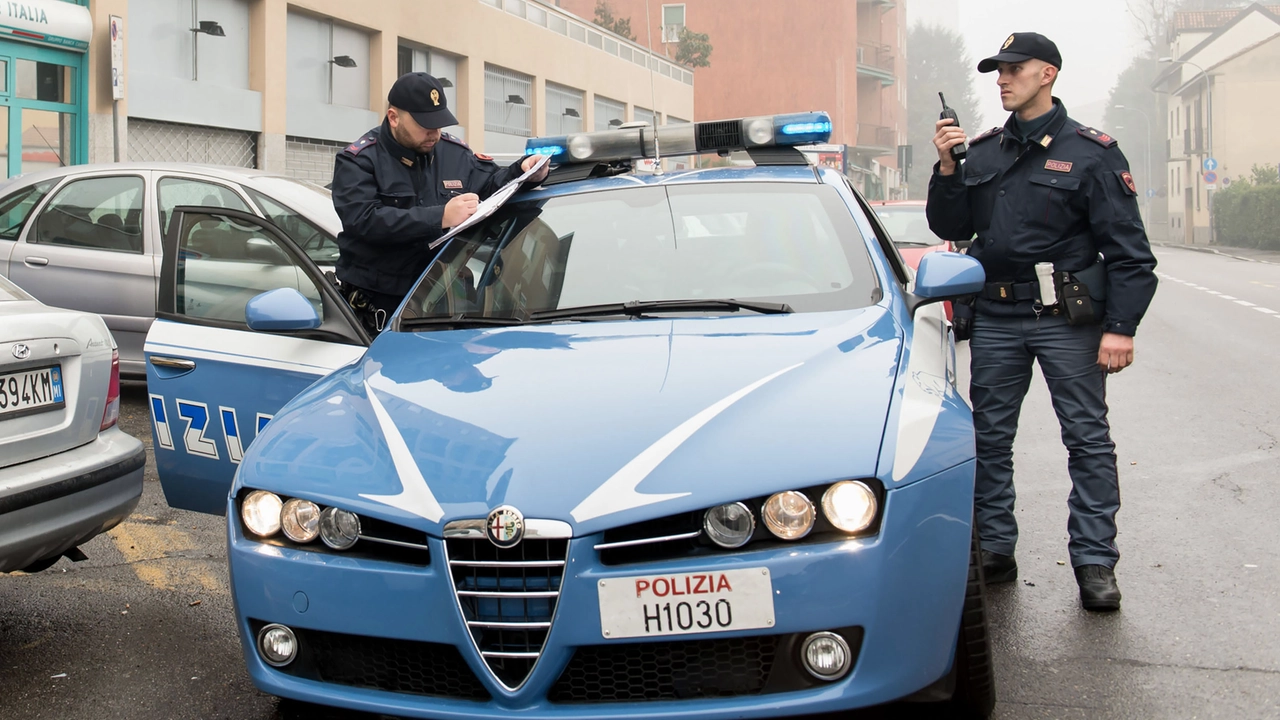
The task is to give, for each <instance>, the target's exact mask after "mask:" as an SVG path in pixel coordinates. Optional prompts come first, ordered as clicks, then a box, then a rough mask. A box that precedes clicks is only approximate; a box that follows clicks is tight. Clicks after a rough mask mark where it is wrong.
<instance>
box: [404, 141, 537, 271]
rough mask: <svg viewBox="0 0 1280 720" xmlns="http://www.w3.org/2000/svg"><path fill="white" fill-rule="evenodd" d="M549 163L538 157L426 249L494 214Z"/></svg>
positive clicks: (436, 246)
mask: <svg viewBox="0 0 1280 720" xmlns="http://www.w3.org/2000/svg"><path fill="white" fill-rule="evenodd" d="M550 161H551V158H550V157H549V156H547V155H539V156H538V161H537V162H535V163H534V164H533V167H531V168H529V169H528V170H526V171H525V173H524V174H523V175H521V176H520V177H518V178H516V179H515V180H512V181H511V182H509V183H507V184H506V185H503V186H502V187H500V188H498V191H497V192H495V193H494V194H492V195H490V196H489V197H488V198H486V199H484V200H482V201H481V202H480V204H479V205H477V206H476V211H475V214H473V215H472V216H471V217H469V218H467V219H466V220H463V221H462V222H460V223H458V224H457V226H456V227H454V228H453V229H452V230H450V231H449V232H447V233H445V234H443V235H441V236H440V237H439V238H438V239H436V240H433V241H432V242H431V244H430V245H428V246H427V249H428V250H435V249H436V248H438V247H440V246H441V245H443V244H444V243H446V242H448V241H449V238H451V237H453V236H454V235H457V234H458V233H460V232H462V231H463V230H466V229H467V228H469V227H471V226H472V225H475V224H476V223H478V222H480V221H481V220H484V219H485V218H487V217H489V216H490V215H493V214H494V213H495V212H497V210H498V208H500V207H502V206H503V204H505V203H506V202H507V201H508V200H510V199H511V196H512V195H515V194H516V191H517V190H519V189H520V186H521V185H523V184H524V183H525V182H526V181H527V180H528V179H529V178H531V177H533V175H534V173H536V172H538V170H540V169H541V168H542V166H543V165H545V164H546V163H548V162H550Z"/></svg>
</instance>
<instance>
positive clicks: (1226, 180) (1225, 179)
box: [1222, 175, 1231, 187]
mask: <svg viewBox="0 0 1280 720" xmlns="http://www.w3.org/2000/svg"><path fill="white" fill-rule="evenodd" d="M1230 184H1231V178H1229V177H1227V176H1226V175H1223V176H1222V187H1227V186H1228V185H1230Z"/></svg>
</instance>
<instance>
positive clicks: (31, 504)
mask: <svg viewBox="0 0 1280 720" xmlns="http://www.w3.org/2000/svg"><path fill="white" fill-rule="evenodd" d="M146 463H147V451H146V449H145V448H144V447H143V445H142V443H141V442H140V441H138V439H137V438H134V437H132V436H130V435H126V434H125V433H124V432H122V431H121V430H120V429H119V428H115V427H113V428H109V429H108V430H106V431H105V432H101V433H98V437H97V438H96V439H94V441H93V442H90V443H87V444H85V445H81V446H80V447H77V448H74V449H71V450H67V451H65V452H60V453H57V454H55V455H50V456H49V457H45V458H40V459H39V460H32V461H30V462H25V463H21V464H18V465H13V466H10V467H7V468H4V469H3V470H0V488H9V489H10V492H7V493H5V494H4V495H3V496H0V572H10V571H13V570H21V569H22V568H24V567H28V566H29V565H31V564H32V563H35V562H38V561H40V560H44V559H46V558H51V557H57V556H59V555H61V554H62V553H64V552H66V551H67V550H68V549H70V548H73V547H75V546H77V545H80V544H81V543H84V542H88V541H89V539H90V538H93V537H95V536H97V535H99V534H101V533H103V532H106V531H107V530H110V529H111V528H113V527H115V526H116V525H117V524H119V523H120V521H121V520H124V519H125V518H127V517H129V514H130V513H132V512H133V509H134V508H135V507H137V506H138V500H139V499H140V498H141V497H142V476H143V469H144V467H145V466H146Z"/></svg>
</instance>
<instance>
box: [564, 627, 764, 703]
mask: <svg viewBox="0 0 1280 720" xmlns="http://www.w3.org/2000/svg"><path fill="white" fill-rule="evenodd" d="M777 649H778V638H777V636H773V635H763V636H757V637H744V638H726V639H716V640H685V641H677V642H657V643H633V644H620V645H595V646H590V647H582V648H578V650H577V652H575V653H574V656H573V659H572V660H571V661H570V662H569V666H568V667H566V668H565V670H564V672H563V673H561V675H560V679H559V680H558V681H556V684H555V686H554V687H552V688H551V692H550V694H549V695H548V699H550V700H551V701H552V702H557V703H605V702H635V701H641V700H689V699H694V698H715V697H735V696H740V695H758V694H760V693H762V692H764V691H765V686H766V685H767V684H768V683H769V676H770V674H771V673H772V672H773V667H774V659H775V657H776V655H777Z"/></svg>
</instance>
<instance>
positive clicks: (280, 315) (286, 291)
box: [244, 288, 320, 331]
mask: <svg viewBox="0 0 1280 720" xmlns="http://www.w3.org/2000/svg"><path fill="white" fill-rule="evenodd" d="M244 319H245V322H247V323H248V324H249V329H250V330H255V331H264V330H266V331H270V330H315V329H316V328H318V327H320V316H319V315H318V314H316V309H315V307H314V306H313V305H312V304H311V301H310V300H308V299H306V298H305V297H303V296H302V293H300V292H298V291H297V290H294V289H293V288H277V289H275V290H268V291H267V292H264V293H262V294H261V295H256V296H254V298H253V299H252V300H250V301H249V302H248V303H246V304H245V306H244Z"/></svg>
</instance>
